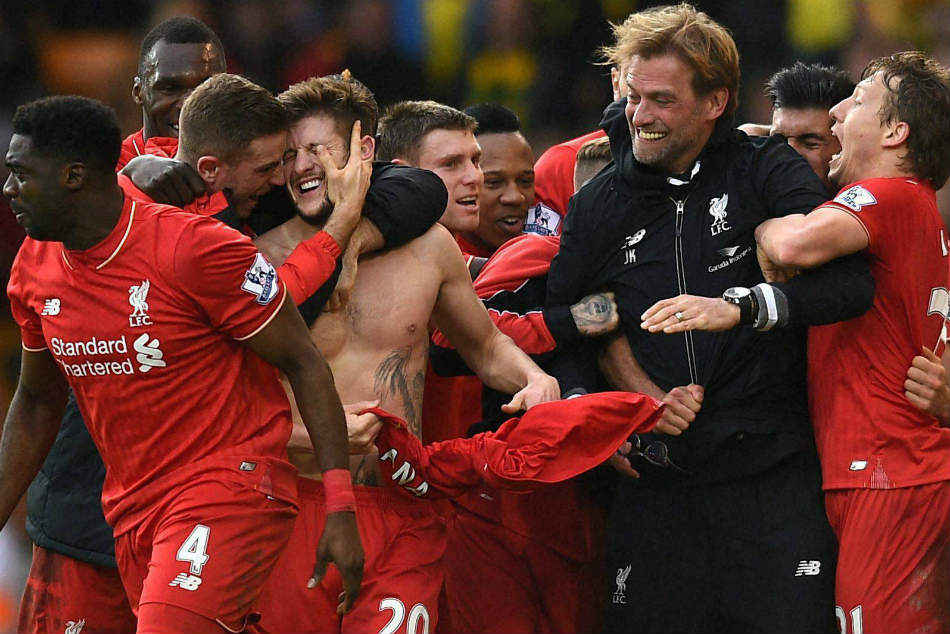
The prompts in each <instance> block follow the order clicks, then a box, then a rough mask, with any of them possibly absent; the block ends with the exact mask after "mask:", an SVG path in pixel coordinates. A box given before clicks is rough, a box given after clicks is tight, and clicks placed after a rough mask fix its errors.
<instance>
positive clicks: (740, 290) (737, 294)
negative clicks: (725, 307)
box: [722, 286, 752, 301]
mask: <svg viewBox="0 0 950 634" xmlns="http://www.w3.org/2000/svg"><path fill="white" fill-rule="evenodd" d="M751 294H752V291H750V290H749V289H747V288H745V287H742V286H733V287H732V288H727V289H726V292H725V293H723V294H722V298H723V299H725V300H733V301H738V300H740V299H742V298H743V297H747V296H748V295H751Z"/></svg>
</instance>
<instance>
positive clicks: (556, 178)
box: [534, 130, 606, 235]
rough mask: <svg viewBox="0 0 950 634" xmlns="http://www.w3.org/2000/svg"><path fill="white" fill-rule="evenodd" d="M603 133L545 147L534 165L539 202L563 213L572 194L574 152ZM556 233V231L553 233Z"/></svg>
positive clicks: (575, 157) (535, 190)
mask: <svg viewBox="0 0 950 634" xmlns="http://www.w3.org/2000/svg"><path fill="white" fill-rule="evenodd" d="M605 134H606V132H604V131H603V130H594V131H593V132H588V133H587V134H585V135H583V136H579V137H577V138H576V139H571V140H569V141H565V142H564V143H559V144H558V145H553V146H551V147H549V148H548V149H547V150H545V152H544V154H542V155H541V157H540V158H538V160H537V162H536V163H535V164H534V193H535V196H536V197H537V199H538V202H539V203H540V204H542V205H544V206H546V207H548V208H549V209H553V210H554V211H556V212H557V213H558V214H560V216H561V217H562V218H563V217H564V216H566V215H567V202H568V201H569V200H570V199H571V196H573V195H574V163H575V162H576V161H577V151H578V150H580V149H581V146H582V145H584V144H585V143H587V142H588V141H592V140H594V139H599V138H600V137H602V136H604V135H605ZM559 233H560V231H557V232H555V235H557V234H559ZM542 235H543V234H542Z"/></svg>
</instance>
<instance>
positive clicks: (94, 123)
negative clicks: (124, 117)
mask: <svg viewBox="0 0 950 634" xmlns="http://www.w3.org/2000/svg"><path fill="white" fill-rule="evenodd" d="M13 134H19V135H21V136H25V137H29V138H30V143H31V144H32V146H33V148H34V149H35V150H36V151H37V152H39V153H40V154H42V155H44V156H47V157H55V158H61V159H63V161H64V162H67V163H71V162H79V163H83V164H85V165H87V166H88V167H91V168H93V169H96V170H101V171H110V172H112V171H114V170H115V165H116V163H117V162H118V160H119V151H120V149H121V147H122V130H121V129H120V127H119V120H118V118H117V117H116V114H115V111H114V110H113V109H112V108H110V107H109V106H107V105H105V104H104V103H102V102H100V101H96V100H95V99H89V98H88V97H77V96H74V95H69V96H58V97H46V98H44V99H37V100H36V101H31V102H29V103H25V104H23V105H22V106H20V107H19V108H17V109H16V112H15V113H14V115H13Z"/></svg>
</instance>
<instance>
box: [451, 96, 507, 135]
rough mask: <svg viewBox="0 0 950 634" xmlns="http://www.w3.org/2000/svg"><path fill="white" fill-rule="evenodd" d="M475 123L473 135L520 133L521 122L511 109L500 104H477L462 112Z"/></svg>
mask: <svg viewBox="0 0 950 634" xmlns="http://www.w3.org/2000/svg"><path fill="white" fill-rule="evenodd" d="M463 112H464V113H465V114H467V115H468V116H470V117H472V118H473V119H475V121H476V126H475V135H476V136H477V135H479V134H505V133H508V132H521V122H520V121H518V115H516V114H515V113H514V111H513V110H512V109H511V108H508V107H506V106H503V105H501V104H500V103H494V102H488V103H477V104H475V105H473V106H469V107H468V108H466V109H465V110H463Z"/></svg>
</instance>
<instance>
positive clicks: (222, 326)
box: [174, 218, 287, 340]
mask: <svg viewBox="0 0 950 634" xmlns="http://www.w3.org/2000/svg"><path fill="white" fill-rule="evenodd" d="M174 272H175V275H176V277H177V280H176V281H177V285H178V287H179V288H181V289H183V292H184V293H185V294H186V295H187V296H189V297H190V298H191V299H192V300H193V301H194V302H195V303H197V304H198V305H199V306H200V307H201V308H202V309H203V310H204V312H205V314H206V315H207V316H208V319H209V321H210V322H211V324H212V326H214V327H215V328H217V329H219V330H221V331H223V332H226V333H227V334H229V335H230V336H231V337H233V338H235V339H237V340H244V339H248V338H250V337H252V336H254V335H255V334H257V333H258V332H259V331H260V330H261V329H262V328H263V327H264V326H266V325H267V324H268V323H269V322H270V320H271V319H273V317H274V315H276V314H277V311H278V310H280V307H281V305H282V304H283V302H284V300H285V298H286V295H287V288H286V286H285V285H284V284H283V282H281V280H280V278H279V277H278V275H277V271H276V269H275V268H274V266H273V265H272V264H271V263H270V262H269V261H268V260H267V259H266V258H265V257H264V256H263V255H262V254H261V253H260V252H259V251H258V250H257V249H256V248H255V247H254V244H253V243H252V242H251V241H250V239H249V238H248V237H247V236H245V235H243V234H241V233H238V232H237V231H234V230H233V229H231V228H229V227H225V226H223V225H221V224H220V223H218V222H217V221H216V220H212V219H207V218H192V219H191V222H189V223H188V224H187V225H186V226H185V228H184V229H183V231H182V232H181V234H180V236H179V239H178V241H177V244H176V246H175V253H174Z"/></svg>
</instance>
